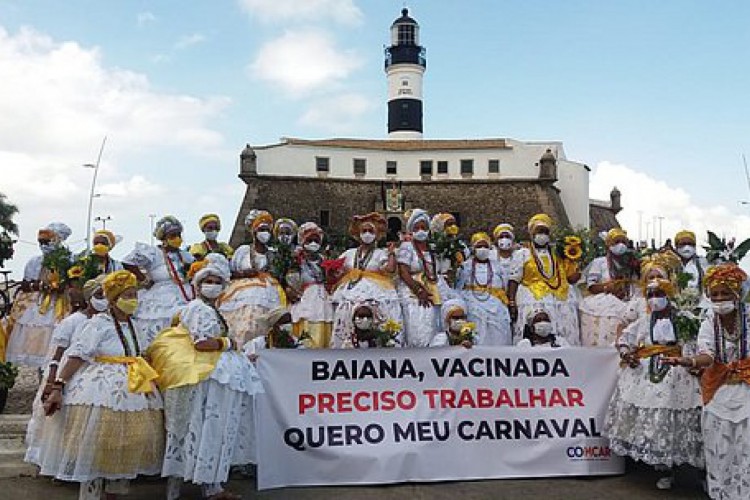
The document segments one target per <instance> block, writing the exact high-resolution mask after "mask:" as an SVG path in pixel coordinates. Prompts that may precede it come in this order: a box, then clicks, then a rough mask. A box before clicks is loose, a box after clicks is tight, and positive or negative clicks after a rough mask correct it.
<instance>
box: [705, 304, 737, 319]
mask: <svg viewBox="0 0 750 500" xmlns="http://www.w3.org/2000/svg"><path fill="white" fill-rule="evenodd" d="M735 307H736V306H735V304H734V301H731V300H725V301H722V302H711V309H713V311H714V312H715V313H716V314H718V315H719V316H723V315H725V314H729V313H731V312H732V311H734V309H735Z"/></svg>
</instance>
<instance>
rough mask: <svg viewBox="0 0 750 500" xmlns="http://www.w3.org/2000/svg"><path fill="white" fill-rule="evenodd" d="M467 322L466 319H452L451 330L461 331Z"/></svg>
mask: <svg viewBox="0 0 750 500" xmlns="http://www.w3.org/2000/svg"><path fill="white" fill-rule="evenodd" d="M465 324H466V320H465V319H452V320H451V321H450V323H449V325H450V330H451V331H452V332H460V331H461V328H462V327H463V326H464V325H465Z"/></svg>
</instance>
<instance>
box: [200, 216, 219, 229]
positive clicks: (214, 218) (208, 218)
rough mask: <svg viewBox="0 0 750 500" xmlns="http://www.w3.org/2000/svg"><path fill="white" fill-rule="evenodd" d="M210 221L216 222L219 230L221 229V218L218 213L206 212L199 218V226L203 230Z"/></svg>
mask: <svg viewBox="0 0 750 500" xmlns="http://www.w3.org/2000/svg"><path fill="white" fill-rule="evenodd" d="M209 222H215V223H216V226H217V227H216V228H217V229H218V230H221V219H219V216H218V215H216V214H205V215H203V216H202V217H201V218H200V219H198V228H199V229H200V230H201V231H203V228H204V227H205V226H206V224H208V223H209Z"/></svg>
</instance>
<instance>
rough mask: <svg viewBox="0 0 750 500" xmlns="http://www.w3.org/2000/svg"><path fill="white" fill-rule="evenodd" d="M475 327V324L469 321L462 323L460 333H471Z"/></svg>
mask: <svg viewBox="0 0 750 500" xmlns="http://www.w3.org/2000/svg"><path fill="white" fill-rule="evenodd" d="M476 328H477V324H476V323H472V322H471V321H469V322H467V323H464V326H462V327H461V334H462V335H468V334H470V333H473V332H474V330H476Z"/></svg>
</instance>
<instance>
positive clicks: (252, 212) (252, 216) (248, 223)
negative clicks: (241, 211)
mask: <svg viewBox="0 0 750 500" xmlns="http://www.w3.org/2000/svg"><path fill="white" fill-rule="evenodd" d="M260 212H261V210H258V209H257V208H253V209H252V210H250V211H249V212H248V213H247V215H246V216H245V227H250V226H252V225H253V221H254V220H255V218H256V217H257V216H258V215H259V214H260Z"/></svg>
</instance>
